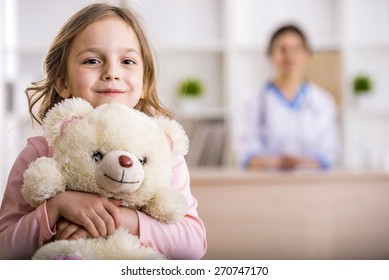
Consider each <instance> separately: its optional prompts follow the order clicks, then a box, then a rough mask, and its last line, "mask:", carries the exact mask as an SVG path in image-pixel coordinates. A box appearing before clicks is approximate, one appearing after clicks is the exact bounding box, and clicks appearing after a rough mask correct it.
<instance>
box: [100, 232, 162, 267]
mask: <svg viewBox="0 0 389 280" xmlns="http://www.w3.org/2000/svg"><path fill="white" fill-rule="evenodd" d="M123 244H126V245H125V246H123ZM98 248H99V255H100V256H102V259H119V260H163V259H166V257H165V256H164V255H162V254H161V253H160V252H158V251H157V250H155V249H154V248H152V247H147V246H145V245H144V244H141V242H140V240H139V238H138V237H137V236H135V235H132V234H130V233H128V231H127V230H126V229H124V228H119V229H117V230H116V232H115V233H114V234H113V235H111V236H110V237H108V238H107V239H105V240H104V244H100V245H99V246H98Z"/></svg>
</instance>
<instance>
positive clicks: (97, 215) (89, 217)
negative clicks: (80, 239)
mask: <svg viewBox="0 0 389 280" xmlns="http://www.w3.org/2000/svg"><path fill="white" fill-rule="evenodd" d="M46 207H47V213H48V215H49V223H50V226H54V224H56V223H57V222H58V220H59V218H60V217H64V218H65V219H67V220H68V221H70V222H72V223H74V224H77V225H80V226H82V227H84V228H85V229H86V231H87V232H89V233H90V234H91V235H92V236H93V237H99V236H106V235H110V234H113V233H114V232H115V229H116V227H117V226H118V225H120V223H121V221H120V217H121V216H120V212H119V209H118V207H117V206H116V205H114V203H113V202H111V201H109V200H108V199H106V198H102V197H100V196H99V195H96V194H90V193H84V192H75V191H65V192H62V193H58V194H57V195H56V196H54V197H53V198H51V199H49V200H48V201H47V204H46Z"/></svg>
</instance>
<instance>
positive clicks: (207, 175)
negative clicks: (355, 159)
mask: <svg viewBox="0 0 389 280" xmlns="http://www.w3.org/2000/svg"><path fill="white" fill-rule="evenodd" d="M190 173H191V188H192V193H193V195H194V196H195V197H196V199H197V200H198V202H199V206H198V211H199V214H200V216H201V218H202V219H203V221H204V223H205V226H206V230H207V241H208V251H207V254H206V256H205V258H204V259H389V174H384V173H356V172H345V171H338V172H309V173H302V172H300V173H259V172H244V171H239V170H220V169H206V170H191V171H190Z"/></svg>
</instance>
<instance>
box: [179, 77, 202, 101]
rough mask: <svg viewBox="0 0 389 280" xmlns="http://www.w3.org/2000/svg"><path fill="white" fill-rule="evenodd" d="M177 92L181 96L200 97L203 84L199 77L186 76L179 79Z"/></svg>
mask: <svg viewBox="0 0 389 280" xmlns="http://www.w3.org/2000/svg"><path fill="white" fill-rule="evenodd" d="M178 93H179V95H180V96H181V97H185V98H186V97H200V96H201V95H202V93H203V84H202V82H201V81H200V80H199V79H196V78H188V79H185V80H183V81H181V83H180V85H179V88H178Z"/></svg>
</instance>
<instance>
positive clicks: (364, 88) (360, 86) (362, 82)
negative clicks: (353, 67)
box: [353, 75, 373, 96]
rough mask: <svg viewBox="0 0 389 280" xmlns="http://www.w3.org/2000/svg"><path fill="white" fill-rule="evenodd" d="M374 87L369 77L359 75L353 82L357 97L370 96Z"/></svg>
mask: <svg viewBox="0 0 389 280" xmlns="http://www.w3.org/2000/svg"><path fill="white" fill-rule="evenodd" d="M372 87H373V84H372V82H371V80H370V77H369V76H367V75H358V76H356V77H355V78H354V81H353V90H354V93H355V95H357V96H360V95H365V94H368V93H369V92H370V91H371V89H372Z"/></svg>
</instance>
